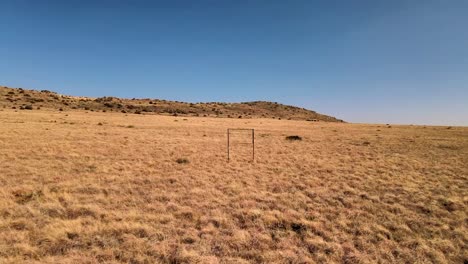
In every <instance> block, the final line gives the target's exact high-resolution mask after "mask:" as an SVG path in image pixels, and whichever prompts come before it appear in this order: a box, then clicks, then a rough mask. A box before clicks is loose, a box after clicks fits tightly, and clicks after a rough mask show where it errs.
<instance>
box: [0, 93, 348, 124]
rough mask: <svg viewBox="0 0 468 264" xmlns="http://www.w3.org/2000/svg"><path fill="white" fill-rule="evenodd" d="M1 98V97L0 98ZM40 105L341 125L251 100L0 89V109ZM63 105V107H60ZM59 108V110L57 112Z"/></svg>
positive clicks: (314, 114)
mask: <svg viewBox="0 0 468 264" xmlns="http://www.w3.org/2000/svg"><path fill="white" fill-rule="evenodd" d="M1 95H3V96H1ZM39 102H41V103H42V108H44V109H59V111H64V110H65V107H66V109H76V110H79V109H81V110H86V111H91V112H114V111H115V112H120V113H135V114H142V113H145V114H159V115H173V116H210V115H211V116H217V117H236V118H242V119H252V118H259V117H262V118H272V119H278V120H281V119H288V120H314V121H315V120H317V121H318V120H321V121H330V122H342V120H339V119H336V118H334V117H331V116H327V115H322V114H319V113H317V112H315V111H311V110H306V109H304V108H299V107H294V106H285V105H281V104H278V103H271V102H263V101H255V102H243V103H230V104H226V103H221V102H209V103H197V104H193V103H184V102H179V101H168V100H155V99H150V98H145V99H136V98H133V99H123V98H116V97H100V98H96V99H94V98H86V97H74V96H66V95H59V94H57V93H54V92H50V91H35V90H19V89H14V88H8V87H1V86H0V107H1V106H2V105H3V106H5V105H6V106H8V107H12V106H13V104H17V105H26V104H34V103H39ZM64 106H65V107H64ZM60 109H61V110H60Z"/></svg>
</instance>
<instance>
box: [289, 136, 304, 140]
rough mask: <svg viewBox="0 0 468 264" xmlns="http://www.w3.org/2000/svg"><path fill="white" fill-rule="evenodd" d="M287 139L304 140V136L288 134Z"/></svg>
mask: <svg viewBox="0 0 468 264" xmlns="http://www.w3.org/2000/svg"><path fill="white" fill-rule="evenodd" d="M286 140H290V141H296V140H302V138H301V137H300V136H287V137H286Z"/></svg>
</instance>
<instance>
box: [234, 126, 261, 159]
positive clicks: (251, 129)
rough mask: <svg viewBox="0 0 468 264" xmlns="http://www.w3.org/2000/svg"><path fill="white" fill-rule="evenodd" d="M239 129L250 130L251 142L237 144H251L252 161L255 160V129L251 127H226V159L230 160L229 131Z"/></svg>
mask: <svg viewBox="0 0 468 264" xmlns="http://www.w3.org/2000/svg"><path fill="white" fill-rule="evenodd" d="M236 130H237V131H241V130H247V131H251V132H252V143H238V144H248V145H250V144H252V161H254V160H255V129H253V128H228V129H227V159H228V161H229V160H230V146H231V142H230V139H229V136H230V134H231V131H236Z"/></svg>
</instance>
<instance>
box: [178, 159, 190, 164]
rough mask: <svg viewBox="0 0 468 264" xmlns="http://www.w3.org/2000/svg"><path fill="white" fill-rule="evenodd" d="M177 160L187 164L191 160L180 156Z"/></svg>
mask: <svg viewBox="0 0 468 264" xmlns="http://www.w3.org/2000/svg"><path fill="white" fill-rule="evenodd" d="M176 162H177V163H179V164H187V163H189V160H188V159H186V158H178V159H177V160H176Z"/></svg>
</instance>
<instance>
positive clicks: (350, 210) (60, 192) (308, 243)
mask: <svg viewBox="0 0 468 264" xmlns="http://www.w3.org/2000/svg"><path fill="white" fill-rule="evenodd" d="M227 128H254V129H255V144H256V145H255V147H256V149H255V150H256V156H255V161H254V162H250V161H249V158H251V156H250V154H251V153H250V152H249V151H250V150H251V149H250V146H249V145H241V144H235V143H233V145H232V147H233V149H232V159H231V161H230V162H229V163H228V162H227V159H226V138H227V135H226V129H227ZM288 136H299V137H300V138H301V139H302V140H286V137H288ZM237 139H238V140H239V142H240V141H242V140H244V139H246V140H247V141H248V140H249V137H248V135H243V134H239V135H236V136H235V137H234V138H233V140H234V141H235V140H237ZM291 139H299V138H298V137H291ZM467 191H468V128H462V127H451V128H448V127H429V126H428V127H423V126H394V125H392V126H387V125H358V124H345V123H324V122H307V121H286V120H272V119H248V120H247V119H228V118H203V117H171V116H158V115H134V114H133V115H126V114H123V113H97V112H89V113H86V112H84V111H63V112H58V111H44V110H35V111H18V112H15V111H14V110H11V109H2V110H0V262H2V263H467V262H468V255H467V252H468V247H467V245H468V229H467V226H468V219H467V206H468V196H467V193H468V192H467Z"/></svg>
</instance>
